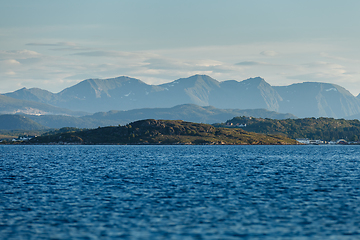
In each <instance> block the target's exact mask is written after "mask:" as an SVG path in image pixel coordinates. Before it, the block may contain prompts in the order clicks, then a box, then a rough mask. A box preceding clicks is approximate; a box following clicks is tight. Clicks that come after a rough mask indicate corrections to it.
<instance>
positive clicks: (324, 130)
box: [214, 117, 360, 141]
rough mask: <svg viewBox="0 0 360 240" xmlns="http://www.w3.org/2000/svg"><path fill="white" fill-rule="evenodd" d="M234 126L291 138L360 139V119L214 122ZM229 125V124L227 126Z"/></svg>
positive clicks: (247, 119) (241, 118)
mask: <svg viewBox="0 0 360 240" xmlns="http://www.w3.org/2000/svg"><path fill="white" fill-rule="evenodd" d="M230 123H232V124H233V125H232V126H230V127H236V124H243V125H244V124H246V127H243V128H242V129H244V130H246V131H249V132H256V133H266V134H282V135H284V136H287V137H289V138H292V139H296V138H309V139H321V140H325V141H331V140H337V139H345V140H347V141H358V140H360V139H359V137H360V121H359V120H344V119H333V118H303V119H285V120H275V119H261V118H248V117H235V118H233V119H231V120H229V121H227V122H226V123H225V124H214V126H217V127H223V126H227V125H226V124H230ZM227 127H229V126H227Z"/></svg>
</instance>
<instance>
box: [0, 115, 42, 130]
mask: <svg viewBox="0 0 360 240" xmlns="http://www.w3.org/2000/svg"><path fill="white" fill-rule="evenodd" d="M46 128H47V127H44V126H42V125H40V124H38V123H36V122H34V121H33V120H31V119H29V118H26V117H24V116H21V115H8V114H5V115H0V129H2V130H14V129H23V130H43V129H46Z"/></svg>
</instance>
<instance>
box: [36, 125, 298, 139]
mask: <svg viewBox="0 0 360 240" xmlns="http://www.w3.org/2000/svg"><path fill="white" fill-rule="evenodd" d="M29 143H30V144H49V143H58V144H64V143H65V144H68V143H73V144H259V145H262V144H297V143H296V141H295V140H292V139H288V138H286V137H281V136H274V135H272V136H270V135H263V134H257V133H249V132H246V131H243V130H241V129H226V128H215V127H213V126H211V125H208V124H199V123H191V122H184V121H179V120H178V121H173V120H153V119H148V120H142V121H137V122H133V123H131V124H128V125H126V126H118V127H104V128H97V129H92V130H83V131H73V132H67V133H60V134H54V135H48V136H41V137H37V138H34V139H32V140H30V141H29Z"/></svg>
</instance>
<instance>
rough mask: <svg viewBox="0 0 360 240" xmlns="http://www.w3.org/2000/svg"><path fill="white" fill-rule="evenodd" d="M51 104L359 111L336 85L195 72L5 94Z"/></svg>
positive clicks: (357, 101) (330, 113)
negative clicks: (161, 79) (165, 79)
mask: <svg viewBox="0 0 360 240" xmlns="http://www.w3.org/2000/svg"><path fill="white" fill-rule="evenodd" d="M4 95H5V96H8V97H13V98H18V99H22V100H30V99H31V100H36V99H38V101H42V102H45V103H48V104H50V105H52V106H56V107H61V108H67V109H71V110H77V111H79V110H81V111H86V112H90V113H95V112H102V111H110V110H131V109H140V108H170V107H173V106H177V105H181V104H197V105H200V106H214V107H216V108H219V109H258V108H264V109H267V110H270V111H276V112H280V113H292V114H294V115H296V116H297V117H333V118H345V117H349V116H356V115H357V114H360V98H359V97H355V96H353V95H352V94H351V93H350V92H349V91H348V90H346V89H345V88H343V87H341V86H338V85H336V84H330V83H320V82H303V83H297V84H291V85H289V86H271V85H270V84H269V83H267V82H266V81H265V80H264V79H263V78H261V77H255V78H249V79H246V80H243V81H240V82H238V81H235V80H226V81H222V82H219V81H217V80H215V79H213V78H211V77H209V76H207V75H194V76H190V77H188V78H180V79H177V80H175V81H172V82H169V83H164V84H160V85H149V84H146V83H145V82H143V81H141V80H139V79H136V78H131V77H126V76H121V77H117V78H109V79H87V80H83V81H81V82H79V83H78V84H75V85H73V86H71V87H68V88H66V89H64V90H62V91H60V92H59V93H53V94H51V93H50V92H48V91H46V90H42V91H41V90H39V89H29V90H27V89H20V90H17V91H15V92H10V93H6V94H4Z"/></svg>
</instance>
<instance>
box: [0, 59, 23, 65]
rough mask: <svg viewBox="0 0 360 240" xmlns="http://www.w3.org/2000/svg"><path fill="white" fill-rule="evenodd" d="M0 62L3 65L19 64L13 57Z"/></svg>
mask: <svg viewBox="0 0 360 240" xmlns="http://www.w3.org/2000/svg"><path fill="white" fill-rule="evenodd" d="M1 63H2V64H5V65H20V62H18V61H16V60H15V59H8V60H3V61H1Z"/></svg>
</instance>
